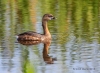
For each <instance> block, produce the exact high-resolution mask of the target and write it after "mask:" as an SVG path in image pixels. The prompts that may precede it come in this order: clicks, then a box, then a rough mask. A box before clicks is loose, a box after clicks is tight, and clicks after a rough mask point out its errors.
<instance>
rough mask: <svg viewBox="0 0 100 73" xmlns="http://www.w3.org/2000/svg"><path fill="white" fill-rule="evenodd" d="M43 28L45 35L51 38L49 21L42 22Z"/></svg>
mask: <svg viewBox="0 0 100 73" xmlns="http://www.w3.org/2000/svg"><path fill="white" fill-rule="evenodd" d="M42 26H43V32H44V35H49V36H51V34H50V32H49V29H48V25H47V21H46V20H42Z"/></svg>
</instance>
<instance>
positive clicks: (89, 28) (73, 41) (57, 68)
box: [0, 0, 100, 73]
mask: <svg viewBox="0 0 100 73" xmlns="http://www.w3.org/2000/svg"><path fill="white" fill-rule="evenodd" d="M45 13H51V14H53V15H54V16H55V17H56V18H57V19H56V20H53V21H50V22H49V24H48V27H49V30H50V32H51V35H52V41H51V44H50V46H48V47H47V48H48V55H49V57H47V56H46V57H43V56H45V55H43V53H42V52H43V49H44V45H43V43H41V44H38V45H32V46H24V45H21V44H20V43H18V42H17V40H16V38H15V36H16V35H17V34H19V33H22V32H25V31H29V30H33V31H36V32H39V33H43V31H42V26H41V18H42V16H43V14H45ZM46 58H49V61H50V59H54V61H53V64H47V63H46V62H45V60H46ZM99 69H100V2H99V1H98V0H95V1H90V0H84V1H83V0H76V1H75V0H54V1H52V0H24V1H23V0H17V1H15V0H10V1H8V0H7V1H3V0H2V1H1V2H0V72H1V73H100V70H99Z"/></svg>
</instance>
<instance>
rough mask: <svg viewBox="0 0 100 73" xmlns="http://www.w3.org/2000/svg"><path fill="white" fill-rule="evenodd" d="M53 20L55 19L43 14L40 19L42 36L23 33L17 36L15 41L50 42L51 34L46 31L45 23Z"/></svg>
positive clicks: (31, 32)
mask: <svg viewBox="0 0 100 73" xmlns="http://www.w3.org/2000/svg"><path fill="white" fill-rule="evenodd" d="M52 19H55V17H54V16H53V15H52V14H44V16H43V18H42V26H43V31H44V33H43V34H39V33H36V32H33V31H28V32H24V33H21V34H19V35H18V37H17V40H18V42H20V41H37V42H39V41H44V40H50V39H51V34H50V32H49V30H48V26H47V22H48V21H49V20H52Z"/></svg>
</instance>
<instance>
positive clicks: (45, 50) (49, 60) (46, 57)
mask: <svg viewBox="0 0 100 73" xmlns="http://www.w3.org/2000/svg"><path fill="white" fill-rule="evenodd" d="M18 42H19V43H20V44H22V45H27V46H29V45H37V44H39V43H43V45H44V47H43V60H44V61H45V63H47V64H53V63H54V61H56V60H57V59H56V58H52V57H51V56H49V55H48V50H49V46H50V44H51V40H45V41H38V42H37V41H18Z"/></svg>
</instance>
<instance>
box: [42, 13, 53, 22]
mask: <svg viewBox="0 0 100 73" xmlns="http://www.w3.org/2000/svg"><path fill="white" fill-rule="evenodd" d="M52 19H55V17H54V16H53V15H52V14H44V16H43V20H47V21H48V20H52Z"/></svg>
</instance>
